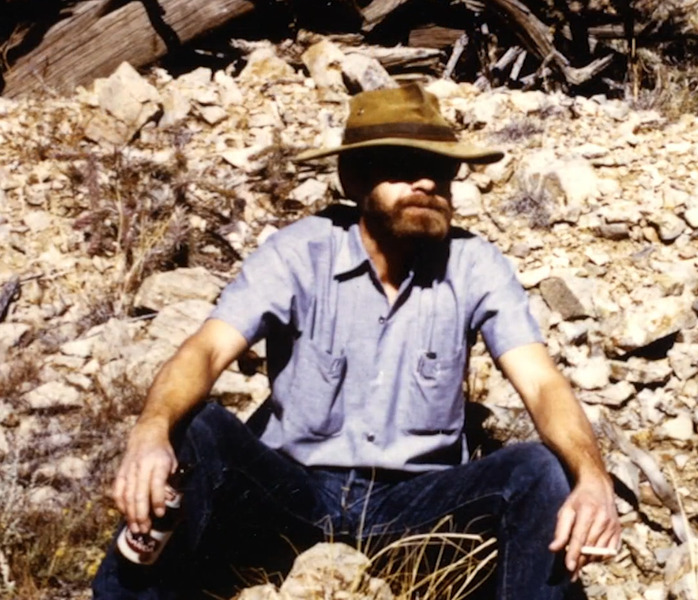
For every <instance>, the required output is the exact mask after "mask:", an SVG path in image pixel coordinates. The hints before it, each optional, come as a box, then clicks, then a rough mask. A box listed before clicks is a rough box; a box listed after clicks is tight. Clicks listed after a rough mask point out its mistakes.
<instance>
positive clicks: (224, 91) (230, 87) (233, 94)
mask: <svg viewBox="0 0 698 600" xmlns="http://www.w3.org/2000/svg"><path fill="white" fill-rule="evenodd" d="M213 81H215V82H216V83H217V84H218V89H219V90H220V91H219V94H220V99H221V105H222V106H223V107H224V108H228V107H230V106H237V105H240V104H242V103H243V101H244V96H243V95H242V91H241V90H240V87H239V86H238V84H237V83H236V81H235V79H233V78H232V77H231V76H230V75H228V74H226V73H225V72H224V71H216V74H215V75H214V76H213Z"/></svg>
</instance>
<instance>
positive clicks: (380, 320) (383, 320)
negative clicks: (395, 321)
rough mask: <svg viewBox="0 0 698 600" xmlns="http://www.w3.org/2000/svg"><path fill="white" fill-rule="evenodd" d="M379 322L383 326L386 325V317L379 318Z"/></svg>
mask: <svg viewBox="0 0 698 600" xmlns="http://www.w3.org/2000/svg"><path fill="white" fill-rule="evenodd" d="M378 322H379V323H380V324H381V325H383V323H385V317H378Z"/></svg>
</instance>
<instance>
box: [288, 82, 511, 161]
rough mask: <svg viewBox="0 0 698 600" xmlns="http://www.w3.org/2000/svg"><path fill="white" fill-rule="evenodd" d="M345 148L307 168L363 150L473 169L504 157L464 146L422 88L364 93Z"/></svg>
mask: <svg viewBox="0 0 698 600" xmlns="http://www.w3.org/2000/svg"><path fill="white" fill-rule="evenodd" d="M349 108H350V110H349V118H348V119H347V124H346V127H345V129H344V137H343V139H342V145H341V146H338V147H336V148H319V149H316V150H306V151H305V152H301V153H300V154H299V155H298V156H296V157H295V160H296V161H299V162H303V161H307V160H313V159H316V158H323V157H325V156H331V155H333V154H339V153H341V152H346V151H348V150H356V149H358V148H371V147H375V146H403V147H407V148H416V149H419V150H425V151H427V152H434V153H436V154H441V155H443V156H447V157H450V158H455V159H459V160H462V161H465V162H473V163H491V162H495V161H498V160H500V159H501V158H502V157H503V156H504V153H503V152H501V151H500V150H496V149H493V148H480V147H477V146H474V145H472V144H469V143H466V142H462V141H459V140H458V138H457V137H456V134H455V132H454V131H453V129H452V128H451V126H450V125H449V123H448V121H446V119H444V117H443V116H442V115H441V112H440V111H439V101H438V99H437V98H436V96H434V94H431V93H429V92H427V91H426V90H425V89H424V88H423V87H422V86H421V85H420V84H418V83H410V84H407V85H404V86H401V87H398V88H390V89H381V90H373V91H370V92H362V93H360V94H357V95H356V96H354V97H353V98H352V99H351V102H350V105H349Z"/></svg>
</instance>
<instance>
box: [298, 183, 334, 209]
mask: <svg viewBox="0 0 698 600" xmlns="http://www.w3.org/2000/svg"><path fill="white" fill-rule="evenodd" d="M328 189H329V186H328V185H327V183H326V182H324V181H319V180H317V179H306V180H305V181H304V182H303V183H301V184H300V185H299V186H298V187H296V188H294V189H293V190H291V193H290V194H289V197H290V198H291V199H293V200H297V201H298V202H300V203H301V204H305V205H306V206H312V205H313V204H315V203H316V202H319V201H321V200H324V199H325V196H326V194H327V191H328Z"/></svg>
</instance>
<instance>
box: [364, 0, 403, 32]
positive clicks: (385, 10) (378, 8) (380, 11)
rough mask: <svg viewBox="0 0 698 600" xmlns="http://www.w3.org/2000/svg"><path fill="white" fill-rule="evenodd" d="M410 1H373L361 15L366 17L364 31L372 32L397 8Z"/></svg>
mask: <svg viewBox="0 0 698 600" xmlns="http://www.w3.org/2000/svg"><path fill="white" fill-rule="evenodd" d="M409 1H410V0H373V2H371V4H369V5H368V6H367V7H366V8H364V9H363V10H362V11H361V13H362V14H363V17H364V24H363V30H364V31H371V30H372V29H373V28H374V27H375V26H376V25H378V24H379V23H380V22H381V21H383V19H385V18H386V17H387V16H388V15H389V14H390V13H391V12H393V11H394V10H395V9H396V8H399V7H400V6H402V5H403V4H406V3H407V2H409Z"/></svg>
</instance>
